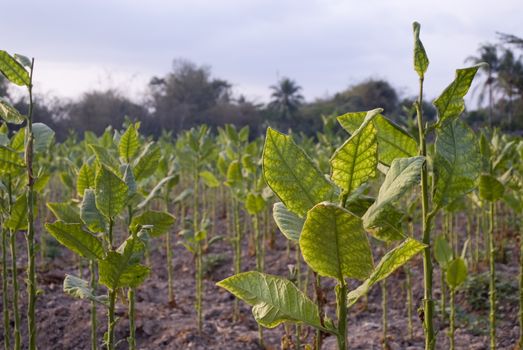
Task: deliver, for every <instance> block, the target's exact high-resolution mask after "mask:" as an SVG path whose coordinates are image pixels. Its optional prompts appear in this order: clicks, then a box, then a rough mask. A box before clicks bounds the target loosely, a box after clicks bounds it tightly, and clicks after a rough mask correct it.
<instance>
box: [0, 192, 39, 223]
mask: <svg viewBox="0 0 523 350" xmlns="http://www.w3.org/2000/svg"><path fill="white" fill-rule="evenodd" d="M35 197H36V196H35ZM34 204H36V198H34ZM33 208H34V212H33V215H34V217H36V216H37V212H38V206H37V205H33ZM4 225H5V227H7V228H8V229H10V230H11V231H13V232H17V231H23V230H27V194H26V193H24V194H22V195H20V196H19V197H18V198H17V199H16V201H15V203H14V204H13V206H12V208H11V215H10V216H9V218H8V219H7V221H6V222H5V224H4Z"/></svg>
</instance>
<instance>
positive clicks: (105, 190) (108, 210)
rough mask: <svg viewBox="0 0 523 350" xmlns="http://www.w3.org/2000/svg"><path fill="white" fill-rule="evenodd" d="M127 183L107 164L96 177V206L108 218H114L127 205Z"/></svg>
mask: <svg viewBox="0 0 523 350" xmlns="http://www.w3.org/2000/svg"><path fill="white" fill-rule="evenodd" d="M127 190H128V188H127V185H126V184H125V182H123V181H122V179H120V178H119V177H118V176H117V175H115V174H114V173H113V172H112V171H111V170H109V169H108V168H107V167H106V166H105V165H102V167H101V168H100V170H99V171H98V174H96V178H95V194H96V195H95V197H96V207H97V208H98V210H99V211H100V212H101V213H102V214H103V215H104V216H105V217H106V218H110V219H112V218H114V217H115V216H117V215H118V214H120V212H121V211H122V210H123V208H124V207H125V204H126V201H127Z"/></svg>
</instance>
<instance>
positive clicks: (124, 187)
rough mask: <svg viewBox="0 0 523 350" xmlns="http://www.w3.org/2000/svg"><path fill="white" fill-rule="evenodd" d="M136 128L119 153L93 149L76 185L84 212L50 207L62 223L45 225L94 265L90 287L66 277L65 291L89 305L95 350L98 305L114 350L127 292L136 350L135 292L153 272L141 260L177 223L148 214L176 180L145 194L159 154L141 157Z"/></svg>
mask: <svg viewBox="0 0 523 350" xmlns="http://www.w3.org/2000/svg"><path fill="white" fill-rule="evenodd" d="M138 126H139V125H137V124H131V125H130V126H129V127H128V129H127V130H126V131H125V133H124V134H122V135H121V136H120V137H119V142H118V149H117V153H116V152H114V150H113V149H111V148H104V147H101V146H98V145H94V144H93V145H91V150H92V152H93V153H94V155H95V161H94V162H93V163H92V164H89V163H88V162H86V163H84V164H83V165H82V167H81V168H80V170H79V172H78V177H77V181H76V185H77V186H76V187H77V191H78V196H79V197H81V198H83V199H82V202H81V204H80V208H78V207H76V206H74V205H68V204H67V203H50V204H49V208H50V209H51V210H52V211H53V213H54V214H55V216H56V217H57V219H58V220H57V221H55V222H54V223H48V224H46V228H47V230H48V232H49V233H50V234H51V235H52V236H53V237H55V238H56V239H57V240H58V241H59V242H60V243H61V244H62V245H64V246H65V247H67V248H68V249H70V250H71V251H73V252H75V253H77V254H79V255H80V256H82V257H84V258H86V259H88V260H89V262H90V263H89V266H90V273H91V280H90V282H87V281H84V280H82V279H81V278H78V277H74V276H69V275H68V276H66V278H65V280H64V292H66V293H68V294H71V295H73V296H75V297H79V298H82V299H89V300H90V301H91V303H92V309H91V326H92V337H91V348H92V349H93V350H94V349H97V339H96V304H100V305H103V306H104V307H106V308H107V317H108V330H107V333H106V334H105V336H104V343H105V345H106V347H107V349H109V350H113V349H115V347H116V344H117V342H116V340H115V336H114V331H115V326H116V322H117V319H116V317H115V306H116V298H117V295H119V294H122V293H123V292H124V291H126V290H127V302H128V305H129V333H130V335H129V338H128V339H127V341H128V344H129V349H135V348H136V340H135V326H134V317H135V315H134V302H135V301H134V299H135V298H134V292H135V289H136V288H137V287H138V286H140V285H141V284H142V283H143V282H144V280H145V278H146V277H147V276H148V274H149V272H150V269H149V268H148V267H147V266H145V265H143V264H141V260H142V259H143V255H144V253H145V250H146V246H147V242H148V240H149V237H153V238H154V237H158V236H160V235H162V234H164V233H166V232H167V231H169V229H170V228H171V226H172V225H173V224H174V217H173V216H172V215H170V214H168V213H165V212H158V211H152V210H148V209H146V207H147V205H148V203H149V202H150V201H151V200H152V199H153V198H155V196H156V195H157V193H158V192H159V190H160V189H161V187H162V186H164V185H165V184H166V183H167V182H169V181H170V180H171V179H172V176H169V177H166V178H164V179H162V180H161V181H159V182H158V183H157V184H156V185H155V186H154V187H153V188H152V189H151V190H146V188H145V183H146V182H147V180H148V179H149V178H150V177H151V176H152V175H153V173H154V172H155V170H156V166H157V162H158V160H159V156H160V153H159V149H158V148H157V147H155V146H154V145H153V144H151V143H150V144H147V145H146V146H145V147H143V151H142V152H141V153H140V154H139V155H138V152H139V150H140V148H142V145H141V144H140V137H139V134H138V131H137V129H138ZM114 153H116V154H118V156H119V160H118V159H117V158H116V156H114V155H113V154H114ZM125 211H126V212H127V216H126V219H127V220H126V228H127V232H128V237H127V238H126V239H125V240H124V241H123V243H122V244H120V245H119V246H118V247H115V241H116V237H115V234H116V232H115V231H114V228H115V224H116V221H117V220H118V219H119V218H120V217H121V216H122V214H123V213H124V212H125ZM96 266H98V280H96V271H95V269H96ZM98 284H102V285H104V286H105V287H106V288H107V289H108V294H107V295H106V296H100V295H98V294H97V290H98V288H97V287H98Z"/></svg>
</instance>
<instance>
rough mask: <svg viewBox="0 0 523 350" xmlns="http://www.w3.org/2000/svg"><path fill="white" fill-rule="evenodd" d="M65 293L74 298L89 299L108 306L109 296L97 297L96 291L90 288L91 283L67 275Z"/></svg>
mask: <svg viewBox="0 0 523 350" xmlns="http://www.w3.org/2000/svg"><path fill="white" fill-rule="evenodd" d="M63 288H64V293H65V294H68V295H70V296H72V297H74V298H78V299H87V300H91V301H94V302H97V303H99V304H101V305H104V306H107V296H105V295H99V296H97V295H95V293H94V290H93V289H92V288H91V287H90V286H89V282H87V281H86V280H84V279H81V278H79V277H76V276H72V275H65V278H64V287H63Z"/></svg>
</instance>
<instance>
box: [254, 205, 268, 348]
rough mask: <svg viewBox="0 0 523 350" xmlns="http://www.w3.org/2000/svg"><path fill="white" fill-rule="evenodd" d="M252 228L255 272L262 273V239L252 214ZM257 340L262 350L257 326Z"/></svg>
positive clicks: (256, 216) (259, 330)
mask: <svg viewBox="0 0 523 350" xmlns="http://www.w3.org/2000/svg"><path fill="white" fill-rule="evenodd" d="M252 219H253V227H254V244H255V249H256V271H258V272H263V254H262V253H263V252H262V246H263V244H262V238H263V236H260V225H259V217H258V214H254V215H253V217H252ZM258 339H259V341H260V347H261V348H264V347H265V345H264V342H263V327H262V326H261V325H260V324H258Z"/></svg>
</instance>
